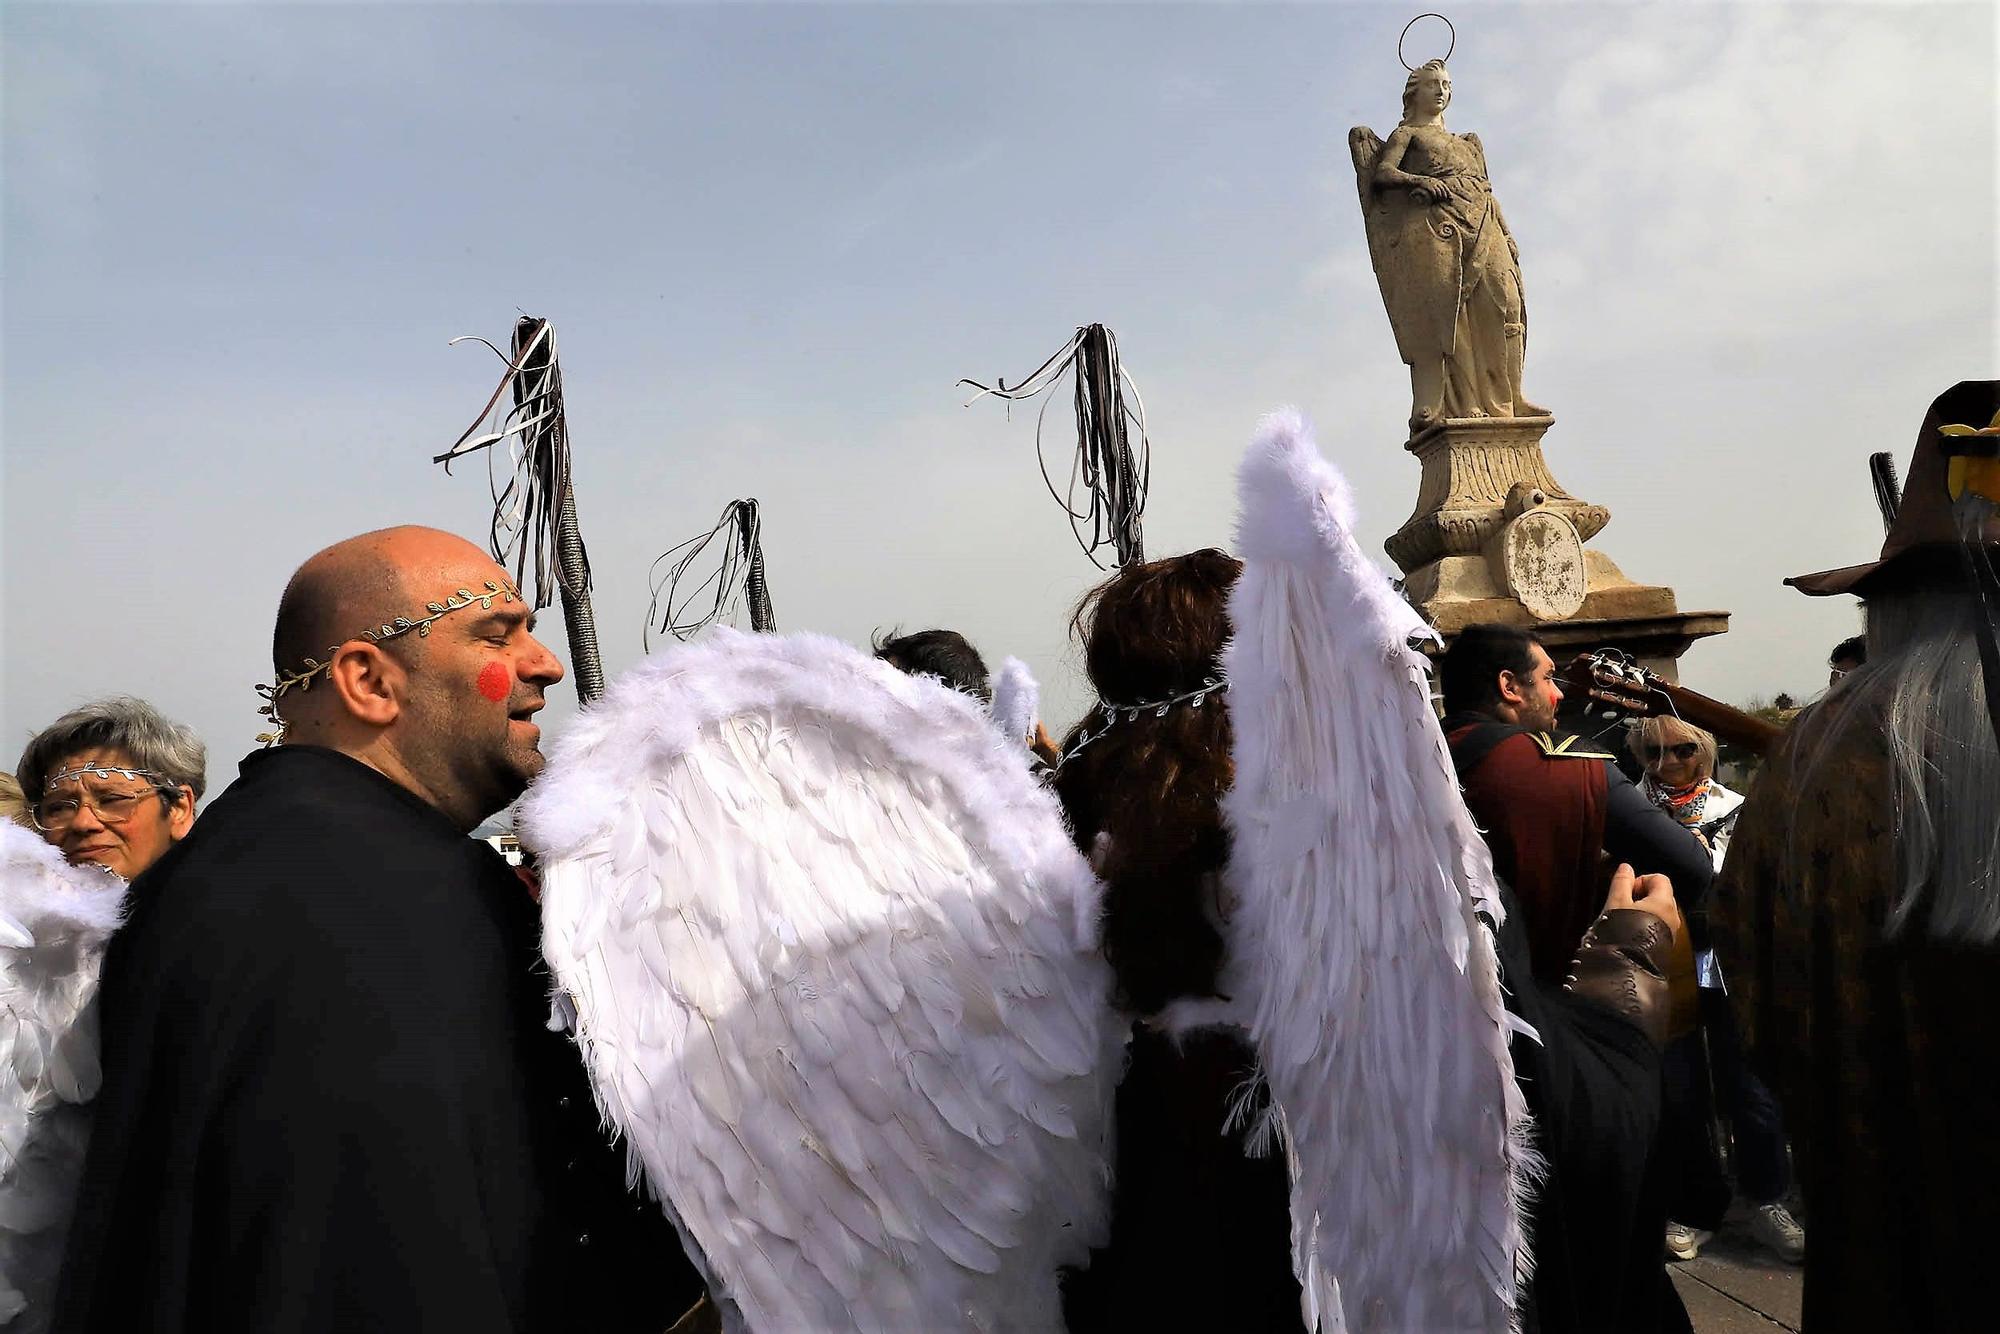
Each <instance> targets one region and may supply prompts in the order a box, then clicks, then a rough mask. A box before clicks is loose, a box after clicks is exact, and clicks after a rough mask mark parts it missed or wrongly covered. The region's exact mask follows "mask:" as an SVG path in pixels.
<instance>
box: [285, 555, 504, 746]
mask: <svg viewBox="0 0 2000 1334" xmlns="http://www.w3.org/2000/svg"><path fill="white" fill-rule="evenodd" d="M495 598H498V599H499V600H500V601H502V602H519V601H520V600H521V590H520V589H518V588H516V587H514V585H512V584H504V585H503V584H496V583H494V582H493V581H492V580H491V579H488V580H487V581H486V591H485V592H484V593H475V592H473V591H472V590H471V589H469V588H461V589H459V590H458V591H457V592H456V593H454V594H452V595H451V596H450V597H448V598H446V599H445V600H444V601H442V602H426V603H425V604H424V610H425V611H427V612H429V613H430V615H428V616H425V617H422V618H421V619H417V620H412V619H411V618H409V617H407V616H398V617H397V618H396V619H395V620H393V621H389V622H386V623H385V624H382V625H379V626H374V627H371V628H370V629H366V630H363V631H362V632H361V633H360V634H356V635H349V636H348V637H347V638H346V639H343V640H342V641H341V643H342V644H345V643H348V642H350V641H352V640H356V639H366V640H368V641H369V642H370V643H373V644H380V643H382V642H383V641H384V640H388V639H394V638H396V637H397V636H399V635H406V634H409V633H410V632H411V631H412V630H414V631H416V632H417V638H419V639H423V638H426V637H427V636H429V634H430V632H431V622H433V621H435V620H437V619H438V618H439V617H440V616H449V615H450V614H451V613H453V612H455V611H464V610H465V609H466V608H467V607H470V606H472V605H473V604H474V603H477V604H479V607H480V609H481V610H482V611H491V610H493V601H494V599H495ZM339 651H340V644H335V645H333V647H331V648H329V649H327V651H326V659H325V660H324V661H321V660H320V659H318V658H307V659H306V663H305V667H304V669H303V670H301V671H296V672H287V671H280V672H279V673H278V681H277V684H276V685H268V686H258V687H257V693H258V694H259V695H261V696H263V697H264V700H265V703H264V704H263V706H262V707H261V708H259V709H258V710H257V712H259V713H261V714H263V715H264V716H265V717H266V718H269V719H270V720H271V721H272V722H273V723H274V724H276V726H275V727H274V728H273V729H272V730H271V731H269V732H259V733H258V734H257V740H258V741H259V742H261V743H262V744H264V745H266V746H272V745H276V744H277V743H279V742H281V741H283V740H284V739H285V720H284V719H283V718H281V717H279V716H278V701H279V700H280V699H282V698H283V697H284V694H285V692H286V691H287V690H290V689H291V688H292V687H294V686H297V687H298V688H299V690H300V691H301V692H303V691H307V690H310V689H312V683H313V681H314V680H315V679H316V678H317V677H319V676H320V675H321V674H322V673H323V672H327V671H330V670H332V667H333V655H334V654H336V653H338V652H339Z"/></svg>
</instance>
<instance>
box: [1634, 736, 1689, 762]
mask: <svg viewBox="0 0 2000 1334" xmlns="http://www.w3.org/2000/svg"><path fill="white" fill-rule="evenodd" d="M1662 753H1663V751H1662V748H1661V747H1659V746H1641V747H1639V758H1640V759H1642V760H1644V761H1645V762H1646V763H1647V764H1658V763H1659V762H1660V756H1661V754H1662ZM1664 753H1665V754H1668V755H1671V756H1673V757H1674V758H1675V759H1677V760H1679V761H1680V762H1681V763H1682V764H1686V763H1687V762H1688V761H1689V760H1691V759H1693V758H1694V757H1695V756H1697V755H1699V754H1701V743H1700V742H1699V741H1677V742H1675V743H1674V744H1673V745H1671V746H1667V747H1665V748H1664Z"/></svg>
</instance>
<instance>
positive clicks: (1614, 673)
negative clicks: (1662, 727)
mask: <svg viewBox="0 0 2000 1334" xmlns="http://www.w3.org/2000/svg"><path fill="white" fill-rule="evenodd" d="M1561 680H1562V685H1563V689H1564V690H1566V691H1571V692H1574V693H1577V694H1580V695H1582V696H1584V697H1585V698H1587V699H1589V700H1590V701H1591V702H1592V703H1593V704H1601V705H1603V706H1604V707H1605V708H1608V709H1610V710H1612V711H1614V712H1617V713H1623V714H1626V715H1628V716H1630V717H1634V718H1658V717H1667V718H1678V719H1680V720H1681V721H1682V722H1684V723H1690V724H1692V725H1694V726H1695V727H1699V728H1701V729H1702V730H1703V731H1705V732H1712V733H1714V734H1715V737H1716V739H1717V740H1719V741H1727V742H1728V743H1729V744H1731V745H1733V746H1741V747H1743V748H1744V749H1745V750H1748V751H1751V752H1753V753H1754V754H1757V755H1763V754H1766V753H1768V752H1769V751H1770V749H1771V746H1772V745H1773V743H1775V742H1776V741H1777V739H1778V738H1779V737H1780V736H1782V735H1784V729H1783V728H1781V727H1779V726H1777V725H1776V724H1775V723H1769V722H1766V721H1765V720H1764V719H1762V718H1759V717H1758V716H1757V715H1756V714H1754V713H1745V712H1744V711H1743V710H1741V709H1738V708H1734V707H1732V706H1730V705H1728V704H1724V703H1723V702H1722V701H1721V700H1719V699H1710V698H1709V697H1708V696H1707V695H1704V694H1701V693H1700V692H1699V691H1694V690H1689V689H1688V688H1687V687H1686V686H1684V685H1677V684H1675V683H1674V682H1672V681H1669V680H1667V679H1666V678H1664V677H1662V676H1661V675H1659V673H1657V672H1652V671H1648V670H1647V669H1646V668H1644V667H1641V666H1640V665H1639V663H1638V661H1637V660H1636V659H1635V658H1633V656H1632V655H1631V654H1629V653H1626V652H1624V651H1623V650H1621V649H1615V648H1607V649H1599V650H1597V652H1595V653H1581V654H1578V655H1577V656H1576V658H1575V659H1574V660H1572V661H1571V663H1570V664H1569V666H1567V667H1565V668H1564V669H1563V671H1562V676H1561Z"/></svg>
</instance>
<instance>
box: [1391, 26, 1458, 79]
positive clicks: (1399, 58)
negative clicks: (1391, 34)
mask: <svg viewBox="0 0 2000 1334" xmlns="http://www.w3.org/2000/svg"><path fill="white" fill-rule="evenodd" d="M1425 19H1436V20H1438V21H1439V22H1440V23H1442V24H1444V26H1445V27H1446V28H1447V29H1448V30H1449V31H1450V32H1451V42H1450V44H1449V45H1447V46H1446V47H1445V49H1444V58H1443V59H1444V60H1450V59H1451V53H1452V52H1454V51H1456V50H1458V29H1457V28H1455V27H1453V26H1452V22H1451V20H1450V19H1448V18H1446V17H1445V16H1444V15H1442V14H1419V15H1417V16H1416V17H1415V18H1413V19H1411V20H1410V21H1409V22H1408V23H1405V24H1404V25H1403V35H1402V36H1401V37H1398V38H1397V39H1396V63H1397V64H1399V65H1401V66H1402V67H1403V68H1404V69H1406V70H1408V71H1409V72H1410V73H1412V74H1415V73H1416V72H1417V66H1415V65H1412V64H1411V63H1410V62H1409V61H1407V60H1405V59H1403V43H1404V41H1405V40H1406V39H1408V37H1409V35H1410V29H1412V28H1414V27H1416V26H1417V25H1418V24H1419V23H1422V22H1423V21H1424V20H1425ZM1439 63H1440V64H1442V63H1443V61H1442V60H1441V61H1440V62H1439Z"/></svg>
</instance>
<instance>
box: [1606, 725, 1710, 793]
mask: <svg viewBox="0 0 2000 1334" xmlns="http://www.w3.org/2000/svg"><path fill="white" fill-rule="evenodd" d="M1682 741H1692V742H1694V743H1695V745H1696V746H1698V747H1699V748H1700V749H1699V750H1697V751H1696V752H1695V760H1696V761H1697V763H1698V764H1699V766H1700V769H1701V776H1702V777H1703V778H1713V777H1715V757H1716V749H1715V733H1713V732H1708V731H1704V730H1702V729H1701V728H1699V727H1696V726H1695V725H1694V724H1693V723H1691V722H1687V721H1686V720H1684V719H1681V718H1676V717H1673V716H1672V715H1671V714H1662V715H1660V716H1659V717H1656V718H1635V719H1633V720H1632V721H1631V722H1629V723H1627V724H1626V725H1625V749H1626V750H1628V751H1630V752H1631V753H1632V758H1633V759H1635V760H1637V761H1639V763H1641V764H1646V763H1647V761H1646V757H1645V755H1644V754H1643V753H1642V751H1643V748H1644V747H1646V746H1648V745H1653V746H1660V747H1666V746H1671V745H1675V744H1676V743H1678V742H1682ZM1647 767H1648V768H1651V767H1652V766H1651V765H1647Z"/></svg>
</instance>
